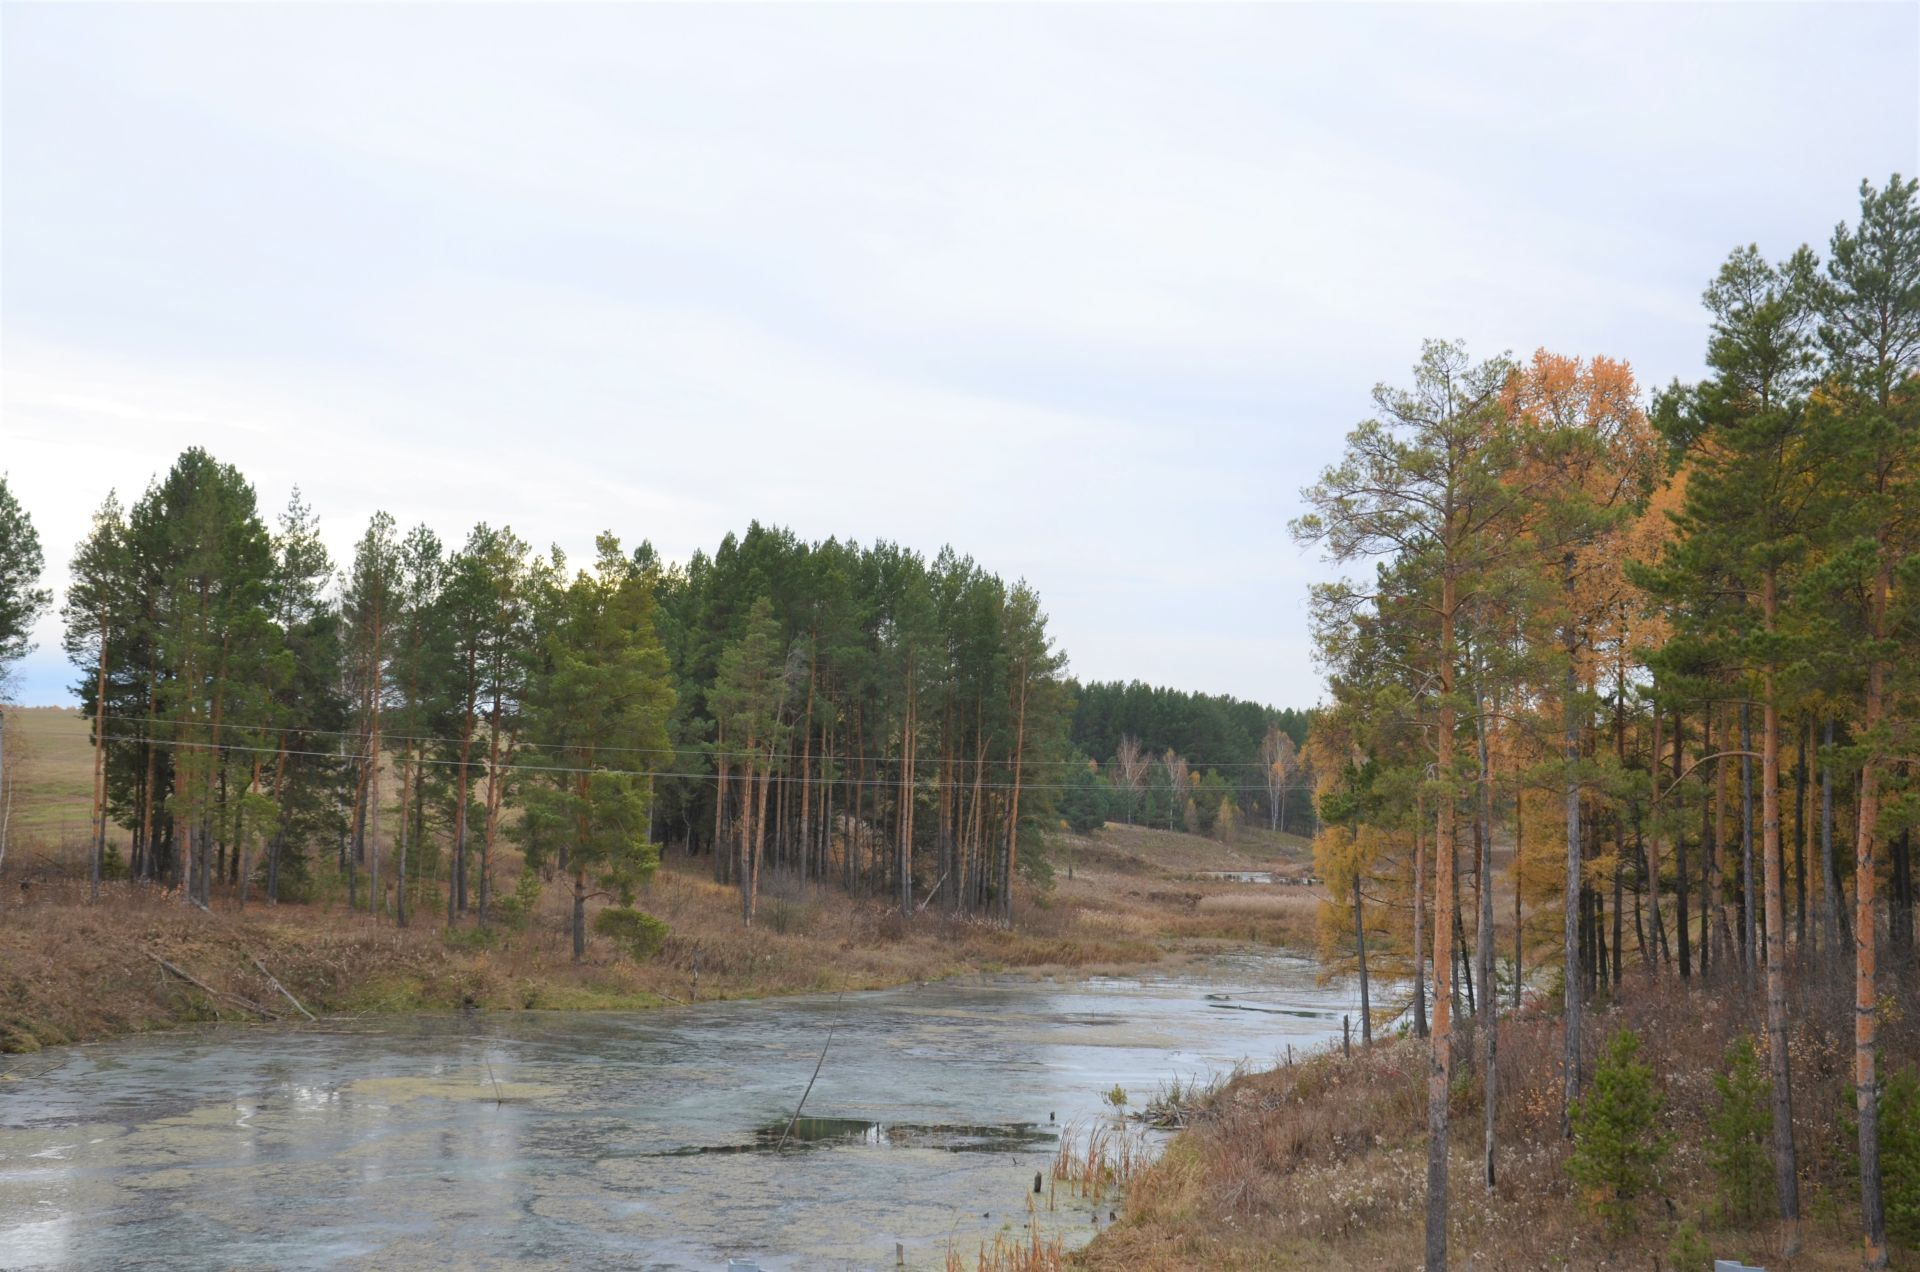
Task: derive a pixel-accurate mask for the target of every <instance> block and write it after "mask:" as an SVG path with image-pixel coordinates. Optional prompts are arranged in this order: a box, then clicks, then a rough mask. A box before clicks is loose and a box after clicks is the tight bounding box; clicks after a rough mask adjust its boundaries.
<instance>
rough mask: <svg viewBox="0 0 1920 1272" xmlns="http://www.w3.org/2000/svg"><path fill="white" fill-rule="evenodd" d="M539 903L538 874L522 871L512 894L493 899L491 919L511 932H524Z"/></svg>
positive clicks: (535, 871)
mask: <svg viewBox="0 0 1920 1272" xmlns="http://www.w3.org/2000/svg"><path fill="white" fill-rule="evenodd" d="M539 903H540V872H539V871H538V870H522V871H521V872H520V878H519V880H518V882H516V883H515V884H514V885H513V892H512V893H511V894H509V895H507V896H503V897H495V898H494V899H493V914H492V915H491V916H490V917H492V918H495V919H498V920H499V922H500V924H501V926H503V927H505V928H506V929H507V930H508V931H511V932H524V931H526V930H527V924H528V922H530V921H531V920H532V918H533V910H534V907H535V906H536V905H538V904H539Z"/></svg>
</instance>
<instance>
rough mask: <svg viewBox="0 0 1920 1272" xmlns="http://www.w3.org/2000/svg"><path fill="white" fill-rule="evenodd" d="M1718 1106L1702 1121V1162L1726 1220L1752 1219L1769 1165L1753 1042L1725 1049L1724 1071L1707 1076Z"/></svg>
mask: <svg viewBox="0 0 1920 1272" xmlns="http://www.w3.org/2000/svg"><path fill="white" fill-rule="evenodd" d="M1713 1085H1714V1086H1715V1087H1716V1088H1717V1089H1718V1090H1719V1092H1720V1107H1719V1109H1718V1110H1717V1111H1715V1112H1714V1113H1712V1114H1711V1115H1709V1116H1708V1118H1707V1145H1706V1148H1707V1160H1708V1161H1710V1162H1712V1163H1713V1173H1714V1175H1715V1176H1716V1177H1717V1178H1718V1179H1719V1181H1720V1206H1721V1209H1722V1210H1723V1211H1724V1212H1725V1214H1726V1216H1727V1217H1728V1218H1729V1219H1738V1220H1752V1219H1757V1218H1759V1217H1760V1215H1761V1214H1762V1212H1763V1211H1764V1210H1765V1209H1766V1205H1767V1188H1768V1182H1769V1180H1770V1179H1771V1177H1772V1170H1773V1163H1772V1159H1771V1157H1770V1155H1769V1153H1768V1149H1767V1141H1768V1138H1769V1137H1770V1136H1771V1135H1772V1134H1773V1108H1772V1105H1771V1104H1769V1102H1768V1100H1769V1096H1770V1094H1771V1085H1770V1083H1769V1082H1768V1079H1767V1078H1766V1076H1765V1075H1764V1074H1762V1073H1761V1072H1760V1059H1759V1057H1758V1055H1756V1054H1755V1052H1754V1049H1753V1039H1751V1038H1741V1039H1739V1040H1738V1041H1737V1042H1735V1043H1734V1044H1733V1045H1732V1046H1731V1047H1729V1048H1727V1055H1726V1061H1725V1071H1724V1072H1721V1073H1716V1074H1714V1075H1713Z"/></svg>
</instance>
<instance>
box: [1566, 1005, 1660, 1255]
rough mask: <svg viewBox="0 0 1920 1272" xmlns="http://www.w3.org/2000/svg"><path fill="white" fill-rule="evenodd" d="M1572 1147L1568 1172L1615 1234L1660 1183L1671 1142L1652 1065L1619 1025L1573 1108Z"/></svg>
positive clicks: (1631, 1034) (1629, 1222)
mask: <svg viewBox="0 0 1920 1272" xmlns="http://www.w3.org/2000/svg"><path fill="white" fill-rule="evenodd" d="M1571 1121H1572V1123H1573V1152H1572V1154H1571V1155H1570V1156H1569V1157H1568V1158H1567V1173H1568V1174H1569V1175H1571V1176H1572V1177H1573V1181H1574V1183H1575V1184H1577V1185H1579V1187H1580V1189H1581V1191H1582V1196H1583V1198H1584V1200H1585V1202H1586V1204H1587V1206H1588V1208H1589V1209H1591V1210H1592V1211H1593V1212H1594V1214H1596V1215H1598V1216H1599V1217H1600V1218H1601V1219H1602V1220H1603V1221H1605V1223H1606V1225H1607V1228H1608V1231H1610V1232H1612V1233H1613V1234H1614V1235H1616V1236H1617V1235H1620V1234H1622V1233H1624V1232H1626V1231H1628V1230H1629V1229H1631V1227H1632V1226H1633V1223H1634V1218H1635V1215H1636V1213H1637V1211H1638V1209H1639V1205H1640V1202H1641V1201H1642V1200H1643V1199H1644V1198H1646V1197H1647V1196H1648V1195H1649V1194H1650V1193H1652V1192H1653V1191H1654V1190H1656V1189H1657V1188H1658V1187H1659V1182H1660V1167H1661V1165H1662V1163H1664V1162H1665V1160H1666V1156H1667V1152H1668V1150H1669V1149H1670V1148H1671V1141H1670V1140H1669V1138H1668V1137H1667V1136H1666V1135H1665V1134H1663V1133H1662V1132H1661V1131H1660V1096H1659V1093H1658V1092H1656V1091H1655V1090H1654V1086H1653V1066H1652V1065H1650V1064H1647V1063H1646V1062H1644V1061H1643V1060H1641V1059H1640V1039H1639V1037H1638V1036H1637V1035H1636V1034H1635V1033H1634V1032H1633V1031H1632V1030H1630V1029H1622V1030H1620V1031H1619V1032H1617V1033H1615V1034H1614V1035H1613V1037H1612V1038H1610V1039H1609V1040H1608V1041H1607V1046H1606V1050H1605V1051H1604V1052H1603V1053H1602V1054H1601V1057H1600V1062H1599V1063H1598V1064H1597V1065H1595V1066H1594V1071H1593V1084H1592V1086H1591V1087H1590V1088H1589V1090H1588V1091H1587V1093H1586V1094H1585V1095H1583V1096H1582V1097H1581V1098H1580V1099H1579V1100H1578V1101H1577V1102H1576V1103H1575V1104H1574V1107H1573V1111H1572V1115H1571Z"/></svg>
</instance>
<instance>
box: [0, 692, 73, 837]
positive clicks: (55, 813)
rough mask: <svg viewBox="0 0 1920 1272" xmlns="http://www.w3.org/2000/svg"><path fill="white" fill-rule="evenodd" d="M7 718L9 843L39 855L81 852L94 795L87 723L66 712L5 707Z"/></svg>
mask: <svg viewBox="0 0 1920 1272" xmlns="http://www.w3.org/2000/svg"><path fill="white" fill-rule="evenodd" d="M6 715H7V718H6V748H7V750H6V779H7V793H8V794H10V795H11V797H12V807H11V809H10V810H9V821H8V823H7V827H8V835H9V837H10V839H11V840H12V842H13V843H14V844H16V845H17V844H30V845H32V846H33V847H35V848H36V849H38V850H40V851H49V850H52V849H54V848H57V847H60V846H62V845H66V844H69V843H70V844H72V845H75V846H84V844H85V843H86V838H87V822H88V819H89V817H90V815H91V812H90V810H91V806H92V791H93V746H92V743H91V740H90V739H91V731H90V729H89V728H88V725H87V719H86V717H85V716H83V715H81V714H80V712H79V710H78V709H77V708H70V707H8V708H7V712H6Z"/></svg>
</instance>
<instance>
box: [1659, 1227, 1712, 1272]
mask: <svg viewBox="0 0 1920 1272" xmlns="http://www.w3.org/2000/svg"><path fill="white" fill-rule="evenodd" d="M1667 1262H1669V1263H1671V1264H1673V1267H1674V1272H1705V1269H1707V1268H1709V1267H1712V1266H1713V1247H1711V1246H1709V1245H1708V1244H1707V1241H1706V1238H1705V1237H1702V1236H1701V1235H1700V1229H1698V1228H1696V1227H1694V1226H1693V1225H1692V1224H1691V1223H1682V1224H1680V1225H1679V1226H1678V1227H1676V1228H1675V1229H1674V1230H1673V1237H1672V1239H1671V1240H1669V1241H1668V1242H1667Z"/></svg>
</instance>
